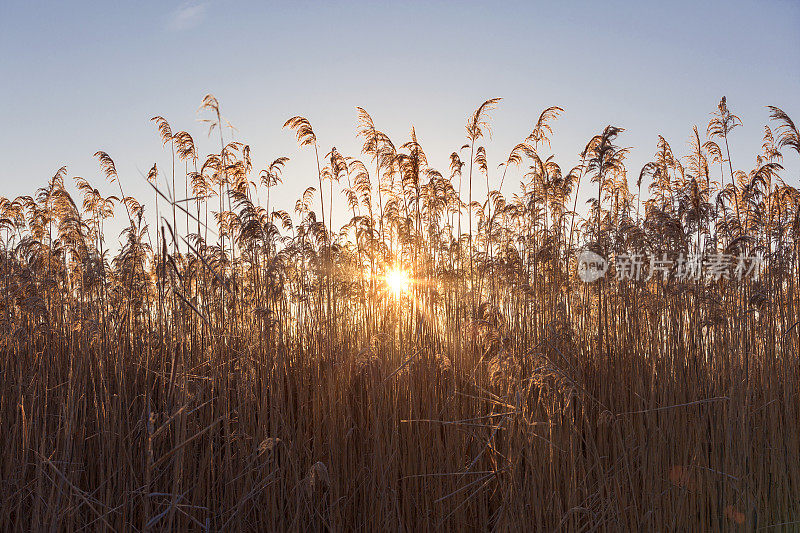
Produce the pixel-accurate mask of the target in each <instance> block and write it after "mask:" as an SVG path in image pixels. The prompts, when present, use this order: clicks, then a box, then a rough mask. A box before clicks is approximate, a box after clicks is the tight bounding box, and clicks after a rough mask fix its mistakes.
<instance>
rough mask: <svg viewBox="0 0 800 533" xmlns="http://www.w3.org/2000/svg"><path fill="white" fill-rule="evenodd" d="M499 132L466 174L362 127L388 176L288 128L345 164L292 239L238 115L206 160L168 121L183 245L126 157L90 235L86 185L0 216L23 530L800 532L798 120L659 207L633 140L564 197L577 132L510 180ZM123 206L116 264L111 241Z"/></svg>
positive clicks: (729, 120) (13, 466)
mask: <svg viewBox="0 0 800 533" xmlns="http://www.w3.org/2000/svg"><path fill="white" fill-rule="evenodd" d="M498 103H499V99H491V100H487V101H486V102H484V103H483V104H482V105H481V106H480V107H479V108H478V109H477V110H476V111H475V112H474V113H473V114H471V115H470V116H469V119H468V121H467V144H466V145H465V146H463V147H462V148H469V160H468V161H462V159H461V155H459V154H460V153H461V152H462V150H455V151H454V152H453V154H452V156H451V158H450V161H451V166H450V169H449V173H448V175H445V174H442V173H440V172H438V171H437V170H436V169H434V168H432V167H430V166H429V164H428V162H427V158H426V156H425V152H424V151H423V148H422V146H421V145H420V144H419V142H418V140H417V138H416V135H415V133H414V132H413V131H412V132H411V136H410V139H409V140H408V141H407V142H404V143H398V144H396V143H394V142H392V141H391V140H390V139H389V137H388V136H386V135H385V134H384V133H382V132H381V131H380V130H379V129H378V128H377V126H376V125H375V124H374V122H373V120H372V118H371V117H370V116H369V114H368V113H367V112H366V111H365V110H363V109H361V108H359V109H358V119H359V130H358V132H357V133H358V135H359V136H360V137H361V138H362V139H363V141H364V145H363V154H362V155H363V156H364V162H362V161H360V160H358V158H356V157H348V156H345V155H344V154H341V153H340V152H338V151H337V150H336V149H335V148H332V149H330V150H327V155H326V156H325V157H324V159H322V160H321V159H320V157H319V153H320V152H319V148H321V147H319V148H318V141H317V137H316V135H315V134H314V131H313V129H312V127H311V124H310V122H309V121H308V120H307V119H305V118H303V117H300V116H296V117H294V118H291V119H289V120H288V121H287V122H286V124H285V127H289V128H291V129H292V130H294V132H295V133H296V135H297V139H298V141H299V143H300V145H302V146H309V147H313V148H314V154H315V157H316V161H317V165H318V176H317V179H316V180H315V182H313V183H310V184H309V187H308V188H307V189H306V191H305V193H304V194H303V195H302V196H301V198H300V199H299V200H298V201H297V203H296V205H295V206H294V209H293V210H292V209H281V208H280V206H276V205H275V200H274V199H275V196H274V189H275V188H276V187H280V186H281V182H282V176H283V175H284V174H286V175H290V174H291V163H290V162H289V160H288V158H286V157H278V158H276V159H274V161H272V162H271V163H269V164H267V165H266V167H265V169H264V170H261V171H258V170H256V169H255V167H253V164H252V162H251V160H250V149H249V146H247V145H244V144H242V143H239V142H228V143H226V141H225V136H224V135H223V132H222V124H223V118H222V115H221V113H220V106H219V102H218V101H217V100H216V99H215V98H214V97H213V96H211V95H209V96H207V97H206V98H205V99H204V100H203V106H202V110H203V111H206V112H210V113H211V119H210V120H209V124H210V126H211V129H212V130H213V129H215V128H217V129H218V131H219V146H218V147H215V149H214V152H213V153H212V154H211V155H209V156H207V157H206V158H205V159H203V158H202V157H199V156H198V150H197V149H196V145H195V141H194V139H193V138H192V136H191V135H190V134H189V133H188V132H186V131H180V132H177V133H174V134H173V133H172V129H171V128H170V126H169V124H168V123H167V121H166V120H165V119H163V118H162V117H155V118H154V119H153V120H154V121H155V122H156V125H157V127H158V131H159V135H160V138H161V141H162V142H163V144H164V146H165V147H167V148H168V149H169V151H170V155H171V157H172V161H173V165H172V167H171V168H170V175H169V178H170V179H169V180H168V181H166V182H165V181H164V180H162V183H166V184H167V186H166V187H164V186H163V185H159V181H158V173H159V169H158V168H157V167H156V166H155V165H154V166H153V167H152V170H151V171H150V173H149V175H148V182H149V183H151V184H152V186H153V194H154V200H155V202H158V203H159V204H160V206H161V210H162V211H163V210H164V209H169V210H171V216H169V217H162V216H161V213H159V209H158V208H156V209H155V210H154V211H153V215H154V216H153V217H151V219H150V220H148V218H147V217H146V216H145V207H144V205H143V204H141V203H139V202H138V201H137V200H135V199H134V198H132V197H128V196H126V195H125V194H124V192H123V185H124V182H125V180H126V179H128V178H126V177H123V176H119V175H118V174H117V171H116V167H115V165H114V162H113V160H112V159H111V157H110V156H109V155H108V154H106V153H105V152H102V151H100V152H97V154H96V155H97V157H98V159H99V161H100V166H101V170H102V172H103V173H104V175H105V176H106V178H107V180H108V182H109V183H107V184H106V185H105V186H97V188H96V187H95V186H94V185H92V184H90V182H89V181H88V180H86V179H82V178H75V181H76V186H77V192H78V194H80V195H81V202H80V205H79V203H77V202H76V201H74V200H73V197H72V194H73V193H70V189H71V187H70V186H69V184H68V183H67V182H66V179H65V178H66V169H61V170H59V171H58V173H57V174H56V175H55V176H54V177H53V178H52V179H50V180H49V181H48V183H47V185H46V186H45V187H43V188H41V189H39V190H38V191H36V193H35V194H34V195H33V196H23V197H18V198H15V199H5V198H2V199H0V253H2V258H1V260H0V272H2V276H0V284H1V286H2V299H0V371H1V372H2V376H3V379H2V381H1V382H0V424H2V431H0V447H2V449H3V450H5V452H4V454H3V456H2V458H0V479H1V481H2V483H1V484H0V516H3V517H5V519H6V522H5V524H6V528H7V529H9V530H19V531H27V530H37V531H38V530H45V529H47V530H65V531H82V530H87V529H88V530H125V531H160V530H176V529H181V530H184V529H185V530H214V531H216V530H293V531H309V530H335V531H340V530H351V529H355V528H358V529H369V530H378V529H384V530H402V531H426V530H434V529H441V528H446V529H448V530H450V529H475V530H501V531H506V530H534V531H596V530H601V531H625V530H638V531H657V530H671V531H674V530H681V531H700V530H703V531H731V530H736V528H739V529H741V530H751V531H752V530H760V529H766V530H775V531H777V530H787V531H788V530H793V529H796V528H798V527H800V428H799V427H798V424H797V421H798V420H800V402H798V392H800V391H799V389H798V387H800V379H798V378H800V360H798V352H799V351H800V336H799V335H798V333H799V330H800V325H799V324H800V316H799V315H800V291H799V290H798V287H797V280H798V279H800V249H798V246H799V244H798V243H800V193H799V192H798V190H797V189H795V188H793V187H792V186H790V185H787V184H786V183H785V182H784V181H783V177H782V176H783V175H784V174H785V171H784V169H783V167H782V166H781V162H782V160H783V157H784V156H785V157H787V158H789V157H792V158H796V157H798V156H800V134H798V130H797V128H796V127H795V125H794V123H793V122H792V120H791V119H790V118H789V116H788V115H787V114H786V113H784V112H783V111H781V110H780V109H778V108H775V107H771V108H770V114H771V119H772V120H773V128H774V129H771V128H770V127H769V126H768V127H766V129H765V140H764V145H763V146H762V147H760V152H759V154H758V157H757V160H756V166H755V167H754V168H753V169H747V170H744V169H742V170H739V169H737V168H736V167H735V166H734V164H733V161H732V160H731V154H730V151H729V149H728V136H730V135H734V134H735V132H733V129H734V127H735V126H738V125H739V124H740V123H741V121H740V120H739V119H738V117H736V116H735V115H733V114H732V112H731V111H730V110H729V108H728V105H727V102H726V101H725V99H724V98H723V100H722V102H721V103H720V105H719V107H718V111H717V113H716V114H715V115H714V116H713V118H712V121H711V124H709V127H708V129H707V135H708V137H707V138H702V137H701V135H700V133H699V132H698V129H697V127H695V128H694V129H693V131H692V133H691V136H690V140H689V148H690V150H689V153H688V154H687V155H686V156H684V157H680V156H678V155H676V154H675V153H674V152H673V150H672V148H671V146H670V145H669V143H668V142H667V141H666V140H665V139H663V138H660V140H659V143H658V146H657V149H656V152H655V155H654V158H653V160H652V161H651V162H649V163H647V165H645V167H644V168H643V169H641V171H640V172H639V173H638V180H637V190H636V192H635V193H634V192H631V191H630V190H629V188H628V180H627V177H626V176H627V169H626V167H625V156H626V154H627V149H626V148H622V147H619V146H617V145H616V144H615V143H616V142H617V138H618V137H619V136H621V135H622V133H623V130H622V129H621V128H618V127H615V126H608V127H606V128H604V129H603V130H602V131H601V133H599V134H598V135H597V136H594V137H593V138H592V139H590V140H589V141H588V142H587V144H586V145H585V148H584V149H583V150H581V153H580V156H581V161H582V162H581V164H580V165H579V166H577V167H575V168H573V169H571V170H570V171H569V172H562V170H561V167H560V166H559V165H558V163H557V162H556V161H555V159H554V158H553V157H552V156H551V155H550V154H548V153H547V152H545V150H549V138H550V136H551V135H553V133H554V132H553V126H552V125H553V123H554V121H555V119H556V118H557V117H558V115H559V114H560V113H561V112H562V111H563V110H562V109H561V108H559V107H550V108H548V109H547V110H545V112H544V113H542V114H541V116H540V118H539V120H538V121H537V122H536V124H535V125H534V129H533V133H532V134H531V136H529V137H528V138H526V139H525V140H524V141H523V142H522V143H520V144H518V145H517V146H516V147H514V148H513V149H512V151H511V152H509V154H510V155H509V156H508V157H507V158H506V159H504V160H503V161H504V163H503V164H502V165H501V166H500V168H499V169H494V168H491V167H490V166H489V164H488V163H487V160H488V158H487V150H486V148H485V147H484V146H479V143H480V142H481V139H482V138H483V137H484V135H485V134H488V131H489V116H488V114H489V111H491V109H492V108H493V107H495V106H496V105H497V104H498ZM717 141H720V142H724V151H723V150H722V149H720V147H719V146H718V145H717V144H716V143H717ZM217 149H218V150H219V151H216V150H217ZM322 152H326V149H324V148H323V149H322ZM176 156H177V158H178V159H179V160H180V161H183V162H184V163H185V164H184V165H176V164H175V162H176V159H175V158H176ZM465 165H466V166H467V174H466V176H465V178H466V179H467V183H466V184H465V185H466V187H465V188H466V191H465V190H463V188H464V187H462V185H464V184H462V183H461V180H462V169H463V168H464V166H465ZM714 165H717V166H718V167H719V173H717V170H715V168H716V167H714ZM181 167H183V169H182V168H181ZM473 167H474V168H475V169H477V172H479V173H480V174H481V175H482V177H483V178H484V179H485V182H486V195H485V197H484V198H480V196H481V194H480V193H478V192H477V191H478V190H479V188H477V187H476V188H475V189H474V190H473V187H472V185H473ZM181 172H184V173H185V176H184V189H185V190H184V193H185V194H186V193H188V192H190V193H191V195H192V196H191V198H188V199H186V200H183V199H180V198H179V196H180V194H176V191H175V188H176V183H180V173H181ZM370 172H374V174H370ZM176 174H177V176H178V181H177V182H176V178H175V175H176ZM717 176H719V178H720V179H719V181H717ZM514 177H518V178H519V179H520V180H521V192H520V193H518V194H514V195H513V196H512V197H510V198H506V197H504V196H503V193H502V192H501V191H502V185H503V183H504V182H506V181H507V180H508V179H513V178H514ZM584 178H589V179H590V180H591V182H593V183H596V184H597V195H596V197H594V198H593V199H592V200H591V202H590V206H589V209H588V211H587V213H586V214H585V215H584V214H583V212H582V210H581V209H578V204H577V199H578V194H579V188H580V183H581V180H583V179H584ZM293 179H299V178H295V177H293ZM325 181H328V184H327V185H328V191H327V192H325V193H324V192H323V187H324V185H325V183H324V182H325ZM111 185H114V186H115V189H113V192H114V194H117V193H118V194H119V196H115V195H108V196H106V195H105V193H104V192H102V191H101V189H103V188H105V187H108V186H111ZM345 185H346V186H345ZM643 186H644V189H643ZM495 187H496V188H495ZM338 188H341V189H342V190H341V191H337V189H338ZM264 189H266V190H264ZM326 194H327V195H328V198H325V195H326ZM342 195H343V198H344V200H345V204H346V206H347V210H346V211H336V213H337V217H339V216H342V215H344V216H346V217H348V218H349V220H346V221H345V223H344V224H342V225H341V226H339V227H334V226H333V225H332V218H333V213H334V211H333V207H334V204H335V201H336V198H337V196H339V198H340V199H341V198H342ZM465 195H466V198H465V197H464V196H465ZM262 197H263V198H265V199H266V203H265V204H263V205H262V204H260V202H259V199H260V198H262ZM317 199H318V201H319V210H318V211H317V210H316V207H317V206H316V202H317ZM465 200H466V201H465ZM326 203H327V207H328V214H327V216H326V214H325V207H326ZM120 204H122V205H123V206H124V209H125V215H124V216H125V217H126V219H127V225H126V228H125V230H124V231H123V233H122V235H121V237H120V243H119V246H116V247H115V246H113V245H111V246H110V245H109V244H108V236H107V235H105V234H104V222H105V221H107V220H108V219H110V218H111V217H113V216H114V213H115V206H119V205H120ZM164 206H168V208H167V207H164ZM164 213H166V211H164ZM209 213H210V215H211V216H209ZM148 214H149V213H148ZM318 214H319V215H318ZM464 217H466V220H465V222H466V223H465V224H463V227H465V228H466V232H465V233H463V234H462V221H464ZM180 219H185V221H186V223H185V224H183V226H184V227H183V228H181V229H182V230H183V231H182V232H181V231H180V230H179V228H178V223H179V220H180ZM148 222H149V224H148ZM582 249H590V250H593V251H595V252H597V253H600V254H603V255H604V256H605V257H609V258H610V257H617V258H619V257H620V256H621V255H622V254H624V253H640V254H647V255H649V256H653V257H662V256H663V254H667V255H669V256H672V257H674V256H680V255H681V254H682V255H683V256H688V255H690V254H692V253H705V254H709V255H710V254H715V253H723V252H724V253H726V254H731V255H734V256H736V255H739V254H748V255H753V254H756V253H759V254H762V255H763V257H764V262H763V267H762V268H761V270H760V271H759V274H760V275H759V276H758V278H757V279H756V278H755V277H754V276H744V277H743V278H742V279H741V280H739V279H735V277H733V276H729V277H722V278H721V279H713V278H712V277H702V278H699V279H694V280H689V279H680V278H679V277H676V276H672V277H670V278H669V279H664V278H663V277H659V276H655V277H653V278H651V279H640V280H629V279H621V278H620V277H618V276H615V275H613V274H614V272H613V269H612V272H610V273H609V274H608V275H607V276H606V277H605V278H603V279H602V280H601V281H598V282H596V283H595V284H594V285H589V284H586V283H584V282H583V281H581V280H580V279H579V278H578V277H577V275H576V261H575V257H576V253H577V252H578V251H579V250H582ZM405 273H407V274H405ZM406 276H408V278H410V282H407V279H408V278H406ZM397 280H401V281H397ZM406 284H408V287H405V285H406Z"/></svg>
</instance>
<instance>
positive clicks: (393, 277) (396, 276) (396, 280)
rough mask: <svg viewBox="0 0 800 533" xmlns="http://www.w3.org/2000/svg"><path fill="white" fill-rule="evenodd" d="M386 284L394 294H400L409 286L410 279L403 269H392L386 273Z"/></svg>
mask: <svg viewBox="0 0 800 533" xmlns="http://www.w3.org/2000/svg"><path fill="white" fill-rule="evenodd" d="M386 285H388V286H389V289H390V290H391V291H392V293H393V294H394V295H395V296H401V295H402V294H404V293H407V292H408V290H409V289H410V288H411V279H410V278H409V277H408V272H406V271H405V270H401V269H392V270H390V271H388V272H387V273H386Z"/></svg>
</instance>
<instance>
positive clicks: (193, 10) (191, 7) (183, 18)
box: [168, 2, 208, 31]
mask: <svg viewBox="0 0 800 533" xmlns="http://www.w3.org/2000/svg"><path fill="white" fill-rule="evenodd" d="M207 10H208V4H207V3H205V2H184V3H183V4H181V5H180V6H179V7H178V9H176V10H175V11H174V12H173V13H172V15H171V17H170V20H169V24H168V26H169V28H170V29H172V30H177V31H180V30H188V29H191V28H194V27H196V26H197V25H199V24H200V23H201V22H203V19H205V17H206V11H207Z"/></svg>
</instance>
